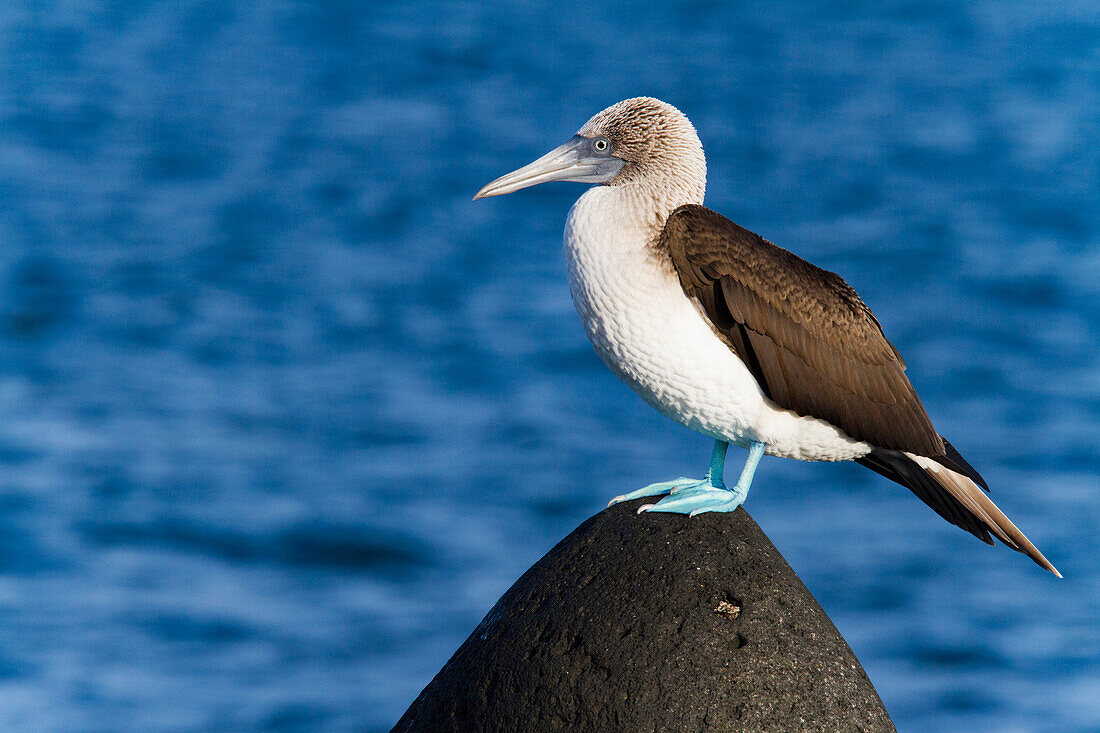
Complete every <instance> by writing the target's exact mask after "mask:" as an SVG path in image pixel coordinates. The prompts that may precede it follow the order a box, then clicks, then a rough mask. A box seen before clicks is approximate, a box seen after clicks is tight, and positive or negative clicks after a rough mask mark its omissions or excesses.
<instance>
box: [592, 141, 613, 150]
mask: <svg viewBox="0 0 1100 733" xmlns="http://www.w3.org/2000/svg"><path fill="white" fill-rule="evenodd" d="M592 147H593V148H595V149H596V152H598V153H603V152H606V151H607V149H608V148H610V147H611V143H609V142H608V141H607V138H604V137H598V138H596V139H595V140H594V141H593V142H592Z"/></svg>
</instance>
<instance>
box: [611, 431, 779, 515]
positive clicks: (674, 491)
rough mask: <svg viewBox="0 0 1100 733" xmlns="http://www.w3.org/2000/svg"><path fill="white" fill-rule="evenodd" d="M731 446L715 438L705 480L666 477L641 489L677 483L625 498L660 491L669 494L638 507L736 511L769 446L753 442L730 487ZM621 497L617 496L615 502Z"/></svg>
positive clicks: (644, 509) (641, 509)
mask: <svg viewBox="0 0 1100 733" xmlns="http://www.w3.org/2000/svg"><path fill="white" fill-rule="evenodd" d="M727 447H728V444H727V443H724V442H722V441H715V444H714V454H713V455H712V456H711V465H710V470H709V471H708V472H707V477H706V478H704V479H703V480H702V481H691V480H690V479H677V480H676V481H666V482H664V483H662V484H653V486H647V487H646V488H645V489H640V491H642V492H645V491H646V490H648V489H651V488H653V487H658V486H660V487H664V486H672V485H675V486H674V487H673V488H671V489H670V490H669V491H667V492H666V491H653V492H650V493H639V492H637V491H636V492H633V493H632V494H627V495H625V497H623V498H624V499H625V498H634V499H636V498H639V497H642V496H654V495H656V494H658V493H668V494H669V495H668V496H666V497H665V498H663V499H661V500H660V501H658V502H657V503H656V504H643V505H642V506H640V507H638V513H639V514H640V513H641V512H675V513H677V514H687V515H688V516H692V517H694V516H695V515H696V514H702V513H703V512H732V511H733V510H735V509H737V507H739V506H741V504H743V503H744V501H745V498H746V497H747V496H748V495H749V486H751V485H752V477H753V475H754V474H755V473H756V466H757V464H759V463H760V458H761V457H762V456H763V455H764V447H765V446H764V444H763V443H757V442H752V443H749V457H748V460H746V461H745V467H744V469H742V471H741V476H740V478H738V479H737V484H736V485H735V486H734V487H733V488H730V489H727V488H726V486H725V484H723V483H722V464H723V463H724V462H725V457H726V448H727ZM619 498H620V497H615V499H613V500H612V502H614V501H615V500H618V499H619Z"/></svg>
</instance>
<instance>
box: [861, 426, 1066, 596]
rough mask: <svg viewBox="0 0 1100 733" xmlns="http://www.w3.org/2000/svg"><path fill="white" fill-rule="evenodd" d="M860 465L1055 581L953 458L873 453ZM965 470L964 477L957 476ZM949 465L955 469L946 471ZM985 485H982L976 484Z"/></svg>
mask: <svg viewBox="0 0 1100 733" xmlns="http://www.w3.org/2000/svg"><path fill="white" fill-rule="evenodd" d="M858 460H859V462H860V463H862V464H863V465H865V466H867V467H868V468H870V469H872V470H873V471H875V472H877V473H880V474H882V475H883V476H885V477H887V478H889V479H891V480H893V481H896V482H898V483H899V484H901V485H902V486H905V487H906V488H908V489H909V490H910V491H912V492H913V493H914V494H916V495H917V496H918V497H920V499H921V501H923V502H924V503H925V504H927V505H928V506H930V507H932V509H934V510H935V511H936V513H937V514H939V515H940V516H941V517H943V518H944V519H946V520H947V521H949V522H951V523H952V524H954V525H956V526H958V527H962V528H963V529H965V530H966V531H967V532H970V533H971V534H973V535H974V536H975V537H977V538H978V539H980V540H982V541H983V542H986V543H988V544H990V545H992V544H993V539H992V537H991V536H990V534H992V536H993V537H996V538H997V539H999V540H1000V541H1001V542H1003V543H1004V544H1005V545H1007V546H1008V547H1011V548H1012V549H1013V550H1016V551H1017V552H1022V553H1024V554H1025V555H1027V556H1028V557H1030V558H1031V559H1032V560H1034V561H1035V562H1036V563H1037V564H1038V565H1039V566H1040V567H1043V568H1045V569H1046V570H1049V571H1050V572H1052V573H1054V574H1055V575H1057V576H1058V577H1059V578H1060V577H1062V574H1061V573H1059V572H1058V570H1057V569H1056V568H1055V567H1054V566H1053V565H1051V563H1050V561H1049V560H1047V559H1046V558H1045V557H1043V553H1041V552H1039V550H1038V548H1036V547H1035V545H1033V544H1032V543H1031V540H1029V539H1028V538H1027V537H1026V536H1024V533H1023V532H1021V531H1020V530H1019V529H1018V528H1017V527H1016V525H1015V524H1013V523H1012V521H1011V520H1009V518H1008V517H1006V516H1005V515H1004V512H1002V511H1001V510H1000V509H998V508H997V505H996V504H994V503H993V501H992V500H991V499H990V498H989V497H988V496H986V494H985V492H984V491H983V490H982V489H983V488H985V487H984V486H979V484H978V483H977V482H975V480H974V478H972V477H971V476H970V475H968V474H970V473H971V472H972V473H973V474H975V475H976V474H977V471H974V469H973V468H970V465H969V464H967V463H966V462H965V461H963V460H962V457H961V456H959V455H958V453H957V452H955V453H954V455H953V456H950V457H949V459H948V460H947V461H944V460H941V459H940V458H938V457H937V458H927V457H925V456H919V455H916V454H914V453H907V452H903V451H896V450H884V449H880V448H876V449H874V450H873V451H871V453H869V454H868V455H866V456H864V457H863V458H860V459H858ZM960 462H961V463H962V465H965V466H966V468H967V469H969V471H965V470H956V469H957V468H961V466H960V465H959V464H960ZM951 464H954V465H951ZM981 483H982V484H983V485H984V483H985V482H984V481H982V482H981Z"/></svg>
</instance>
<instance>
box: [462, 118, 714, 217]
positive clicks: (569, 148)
mask: <svg viewBox="0 0 1100 733" xmlns="http://www.w3.org/2000/svg"><path fill="white" fill-rule="evenodd" d="M706 178H707V164H706V159H705V158H704V157H703V146H702V144H701V143H700V142H699V136H698V135H697V134H696V132H695V128H694V127H693V126H692V124H691V122H690V121H689V120H688V118H687V117H685V116H684V114H683V113H682V112H680V110H678V109H676V108H675V107H673V106H672V105H671V104H667V103H665V102H662V101H660V100H659V99H653V98H652V97H635V98H633V99H626V100H624V101H622V102H619V103H617V104H613V105H611V106H610V107H608V108H607V109H605V110H603V111H602V112H599V113H597V114H596V115H595V116H594V117H593V118H592V119H590V120H589V121H588V122H586V123H585V124H584V126H583V127H581V129H580V130H579V131H578V132H577V134H576V135H574V136H573V137H572V138H571V139H570V140H569V141H568V142H566V143H565V144H564V145H561V146H560V147H557V148H555V149H554V150H551V151H550V152H549V153H547V154H546V155H544V156H542V157H541V158H539V159H538V160H536V161H534V162H533V163H529V164H527V165H525V166H524V167H522V168H520V169H519V170H516V171H512V172H511V173H508V174H507V175H504V176H501V177H500V178H498V179H496V180H495V181H493V182H492V183H489V184H487V185H486V186H485V187H484V188H482V189H481V190H480V191H478V192H477V195H476V196H474V198H475V199H480V198H485V197H487V196H500V195H503V194H506V193H512V192H513V191H518V190H520V189H521V188H527V187H529V186H534V185H537V184H539V183H547V182H549V181H576V182H578V183H603V184H606V185H608V186H625V185H630V186H637V187H649V188H652V189H654V193H655V194H658V195H660V196H661V198H668V197H670V196H671V197H672V198H676V199H683V201H682V203H689V202H694V203H701V202H702V200H703V191H704V189H705V188H706Z"/></svg>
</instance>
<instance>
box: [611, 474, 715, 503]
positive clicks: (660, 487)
mask: <svg viewBox="0 0 1100 733" xmlns="http://www.w3.org/2000/svg"><path fill="white" fill-rule="evenodd" d="M702 483H703V482H702V481H700V480H699V479H697V478H683V477H681V478H674V479H672V480H671V481H661V482H659V483H655V484H650V485H649V486H643V487H642V488H640V489H638V490H637V491H631V492H630V493H629V494H619V495H618V496H616V497H615V498H614V499H612V500H611V501H609V502H607V505H608V506H611V505H612V504H618V503H619V502H621V501H630V500H632V499H641V498H643V497H646V496H661V495H662V494H675V493H677V492H679V491H682V490H684V489H688V488H694V487H696V486H699V485H700V484H702Z"/></svg>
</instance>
